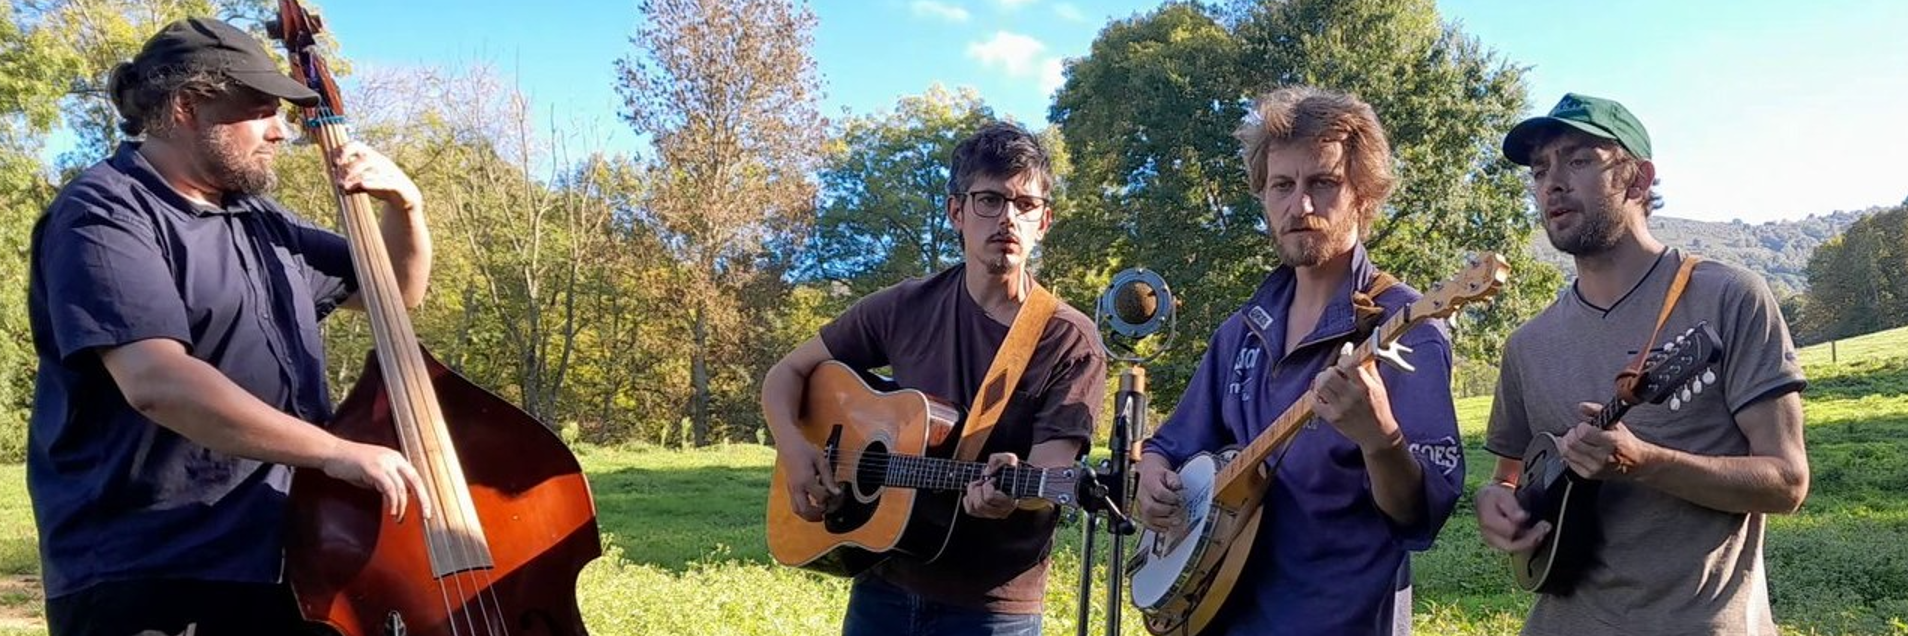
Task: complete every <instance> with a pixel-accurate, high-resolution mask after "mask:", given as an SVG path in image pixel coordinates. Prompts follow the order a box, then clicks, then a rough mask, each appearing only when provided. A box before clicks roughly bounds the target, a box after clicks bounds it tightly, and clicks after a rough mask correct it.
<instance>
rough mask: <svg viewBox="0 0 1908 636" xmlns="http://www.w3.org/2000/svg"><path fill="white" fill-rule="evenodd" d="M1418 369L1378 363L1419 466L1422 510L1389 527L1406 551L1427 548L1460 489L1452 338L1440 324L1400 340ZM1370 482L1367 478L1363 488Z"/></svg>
mask: <svg viewBox="0 0 1908 636" xmlns="http://www.w3.org/2000/svg"><path fill="white" fill-rule="evenodd" d="M1403 344H1405V345H1406V346H1408V347H1411V349H1412V351H1411V353H1409V354H1407V356H1408V357H1409V360H1410V361H1411V366H1413V367H1415V368H1416V369H1417V370H1416V371H1412V372H1408V373H1407V372H1404V371H1400V370H1397V369H1393V368H1391V367H1390V366H1388V365H1385V366H1381V367H1380V368H1379V371H1378V376H1379V377H1380V378H1381V379H1383V380H1384V383H1385V393H1386V395H1387V396H1388V397H1389V398H1390V400H1391V411H1392V416H1393V417H1395V418H1397V420H1398V427H1399V429H1400V430H1401V431H1402V432H1403V433H1404V437H1405V448H1406V449H1407V450H1408V451H1410V453H1411V458H1412V459H1415V460H1417V462H1418V466H1419V467H1420V468H1422V469H1423V472H1424V480H1423V486H1422V487H1423V489H1424V510H1425V515H1424V517H1423V518H1421V519H1419V520H1418V522H1417V523H1414V524H1411V525H1409V526H1393V527H1392V531H1393V537H1394V538H1395V539H1396V540H1397V541H1398V542H1399V543H1400V544H1401V545H1403V547H1404V548H1405V549H1407V550H1413V551H1424V550H1428V549H1430V548H1431V544H1432V541H1433V540H1434V539H1436V538H1437V536H1438V531H1439V530H1441V529H1443V527H1444V522H1445V520H1447V519H1449V518H1450V517H1451V511H1452V510H1454V509H1456V508H1457V500H1458V495H1459V494H1460V493H1462V492H1463V490H1464V446H1463V444H1461V443H1459V441H1458V427H1457V407H1456V406H1455V405H1453V404H1452V402H1451V341H1450V340H1449V339H1448V338H1447V337H1446V336H1445V335H1444V331H1443V323H1442V322H1438V323H1433V324H1428V325H1422V326H1419V327H1418V328H1416V329H1414V330H1412V334H1411V336H1410V337H1407V338H1406V339H1405V342H1404V343H1403ZM1370 487H1371V485H1370V483H1369V482H1367V483H1366V488H1367V489H1369V488H1370Z"/></svg>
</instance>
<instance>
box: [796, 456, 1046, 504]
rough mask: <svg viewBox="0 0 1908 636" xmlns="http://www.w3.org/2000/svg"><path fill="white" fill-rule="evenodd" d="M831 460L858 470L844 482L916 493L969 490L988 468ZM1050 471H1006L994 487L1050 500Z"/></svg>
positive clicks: (914, 459)
mask: <svg viewBox="0 0 1908 636" xmlns="http://www.w3.org/2000/svg"><path fill="white" fill-rule="evenodd" d="M828 454H829V459H830V460H832V461H835V463H836V465H842V464H844V463H846V464H852V465H854V466H856V469H855V472H856V474H855V475H852V476H851V475H841V477H842V478H843V479H845V480H850V481H864V480H865V479H866V478H867V477H876V476H878V477H879V478H880V482H881V484H882V485H883V486H892V487H896V488H912V489H917V490H966V489H967V485H968V484H971V483H974V482H975V481H978V480H980V479H981V478H982V476H983V475H984V474H985V473H986V470H987V464H984V463H981V462H964V461H960V460H954V459H942V458H939V457H919V456H914V455H890V454H887V453H867V454H864V455H862V456H861V457H860V461H855V462H842V461H840V460H841V459H844V458H841V457H836V456H835V453H834V451H833V450H831V451H830V452H829V453H828ZM1049 472H1050V471H1048V470H1046V469H1042V468H1034V467H1029V466H1009V467H1003V468H1001V469H1000V471H998V473H997V474H996V475H995V476H994V478H993V479H994V487H995V488H998V489H1000V491H1001V492H1003V493H1006V494H1007V495H1008V496H1010V497H1014V498H1023V497H1043V498H1050V497H1047V494H1046V488H1047V487H1048V486H1050V485H1052V486H1058V485H1059V484H1049V483H1048V482H1049V474H1048V473H1049Z"/></svg>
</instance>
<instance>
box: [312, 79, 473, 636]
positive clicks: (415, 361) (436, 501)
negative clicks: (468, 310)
mask: <svg viewBox="0 0 1908 636" xmlns="http://www.w3.org/2000/svg"><path fill="white" fill-rule="evenodd" d="M328 111H329V109H323V110H321V111H320V113H321V117H320V119H318V120H317V121H318V122H319V125H318V126H317V127H316V128H317V131H318V137H319V140H320V146H321V147H323V148H325V149H326V151H327V153H330V152H335V151H336V149H337V148H341V147H343V146H344V144H345V143H346V141H347V136H346V134H345V132H344V131H343V130H342V123H343V121H342V118H341V117H338V116H336V115H334V114H332V113H330V112H328ZM326 163H327V170H328V171H329V172H330V173H332V175H333V178H334V180H335V179H336V177H337V176H338V174H337V167H336V166H335V165H331V164H330V162H326ZM336 194H337V195H338V203H339V207H340V210H342V211H343V212H344V217H345V223H346V225H347V232H351V233H352V234H353V238H354V239H356V240H354V241H352V243H353V245H352V248H353V252H354V253H355V256H357V258H358V261H357V262H359V263H362V264H363V267H364V268H365V270H366V271H365V274H368V276H360V278H361V279H364V280H360V281H359V282H360V286H361V290H362V291H363V292H364V293H365V294H366V296H365V301H366V302H365V306H366V309H367V310H368V311H369V312H370V313H371V314H372V315H373V318H374V319H373V321H372V323H373V325H374V327H376V328H374V330H373V332H374V336H377V339H378V340H379V341H380V342H379V344H380V345H382V346H380V347H379V355H378V358H379V360H380V362H381V363H383V366H384V368H385V369H386V376H387V383H386V386H387V387H388V388H389V389H390V390H391V392H392V396H391V404H392V413H393V415H394V416H396V418H397V421H398V423H399V426H398V431H397V433H398V436H399V443H400V444H401V445H402V446H403V447H404V448H403V450H404V453H405V455H406V457H407V458H409V459H410V460H411V462H412V463H413V464H414V465H421V466H423V467H424V468H425V470H423V471H422V474H420V475H419V476H420V477H422V478H423V479H422V481H423V482H424V485H425V490H426V492H420V493H418V498H419V500H428V501H430V502H431V504H432V507H433V508H434V509H435V512H436V514H434V515H432V518H431V519H425V520H423V522H422V523H421V524H420V525H421V526H422V528H421V529H422V531H423V532H424V540H425V543H426V545H427V546H428V548H429V554H430V556H431V561H432V565H433V567H437V566H438V563H436V562H437V560H438V557H439V556H440V555H449V554H450V553H456V555H457V556H458V558H459V561H460V562H459V564H458V566H457V567H458V570H457V571H456V572H453V573H451V574H450V575H449V576H448V577H445V578H450V579H452V580H451V581H450V582H449V585H454V586H455V587H456V594H457V598H458V601H457V602H455V603H453V601H452V599H451V598H450V595H451V590H450V589H449V585H446V582H445V581H444V580H443V578H440V579H439V580H438V588H439V596H440V598H441V599H442V601H443V603H444V608H445V613H446V616H447V617H450V618H452V621H453V623H452V625H451V629H452V632H453V633H456V632H457V631H458V629H457V625H456V624H455V621H456V618H455V617H456V616H457V615H458V614H462V615H463V622H464V624H465V626H466V627H467V628H469V630H470V632H471V633H472V634H476V633H478V627H479V626H478V625H477V624H475V623H474V622H473V621H472V618H471V616H470V608H469V603H468V600H466V599H469V600H475V601H477V605H478V608H477V609H478V611H479V612H480V613H481V614H482V617H481V618H480V619H479V620H481V622H482V628H483V631H484V632H488V633H496V632H495V630H496V629H497V628H498V627H500V623H503V621H502V620H500V619H501V616H500V614H501V611H502V604H501V602H500V601H499V600H498V599H497V598H496V591H495V589H494V580H492V578H491V575H490V572H489V570H490V569H491V568H492V567H494V565H495V564H494V559H493V556H492V555H491V554H490V552H489V550H488V549H487V546H485V545H484V544H483V543H482V542H481V539H480V537H481V536H482V535H481V533H482V526H481V523H478V524H477V525H476V527H475V528H472V527H471V525H472V524H471V523H470V522H471V521H473V520H472V518H471V516H472V513H471V511H470V510H468V509H467V508H466V507H465V506H464V505H463V504H464V502H465V501H467V496H466V494H465V491H466V488H463V487H461V486H462V483H461V482H459V481H458V480H457V476H456V475H455V474H453V473H455V472H456V470H455V467H453V466H451V465H449V464H450V463H451V462H454V461H455V459H454V456H450V461H446V459H447V456H446V455H445V454H444V452H443V451H444V445H445V444H446V443H447V442H448V440H446V439H444V435H443V422H444V419H443V416H442V412H441V410H440V409H439V406H438V405H437V404H436V402H435V400H434V399H431V398H432V397H433V393H434V392H433V391H432V390H431V387H430V384H429V382H430V379H429V377H428V375H427V374H426V373H424V369H423V368H422V364H421V363H422V358H421V356H419V355H406V352H416V351H419V350H420V349H419V347H420V345H419V344H418V342H417V340H416V334H415V333H414V332H412V331H410V330H407V329H403V328H402V325H403V324H404V322H403V320H404V316H403V315H402V314H401V313H400V312H402V311H404V310H403V295H402V293H401V291H400V290H398V289H396V288H395V287H396V280H397V278H396V273H395V271H394V269H393V263H391V262H390V259H389V257H388V255H389V250H388V247H387V246H384V245H383V236H382V234H381V233H380V232H379V231H378V230H376V229H375V227H374V226H375V223H374V222H373V220H372V215H371V213H370V211H369V210H368V209H367V208H368V207H369V205H368V203H369V198H368V196H366V195H363V194H345V193H343V192H341V191H339V192H336ZM380 247H385V249H384V250H383V252H382V253H378V248H380ZM390 380H395V381H390ZM400 405H401V406H400ZM427 434H430V435H428V437H427ZM453 452H454V449H453ZM447 488H448V489H449V491H450V492H446V490H447ZM419 514H420V516H421V512H420V513H419ZM453 519H454V520H455V521H454V522H453V521H452V520H453ZM473 557H475V558H473ZM486 565H488V566H490V567H485V566H486ZM467 581H468V587H467V586H466V585H467ZM453 604H455V605H456V606H457V607H455V608H453ZM502 627H503V629H504V630H506V631H505V633H508V632H507V630H508V627H507V626H502Z"/></svg>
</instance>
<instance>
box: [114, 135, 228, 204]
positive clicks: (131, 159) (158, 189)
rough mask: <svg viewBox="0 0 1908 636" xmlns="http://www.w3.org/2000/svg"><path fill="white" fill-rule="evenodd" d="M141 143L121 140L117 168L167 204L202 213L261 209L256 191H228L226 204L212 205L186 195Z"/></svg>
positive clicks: (115, 153)
mask: <svg viewBox="0 0 1908 636" xmlns="http://www.w3.org/2000/svg"><path fill="white" fill-rule="evenodd" d="M140 145H141V144H140V142H137V141H126V142H121V143H120V144H119V149H118V150H116V151H114V152H113V157H112V159H111V163H112V165H113V168H115V169H117V170H119V171H120V172H122V173H125V175H126V176H129V177H132V178H133V179H134V180H136V181H138V182H139V183H140V185H144V186H146V189H147V190H150V191H152V193H153V195H155V196H157V197H159V198H160V200H163V201H165V202H166V203H167V204H169V205H172V206H173V207H176V208H178V209H180V210H185V211H187V212H191V213H192V214H195V215H198V216H212V215H230V214H245V213H248V212H255V211H257V208H256V206H257V198H258V197H256V196H253V195H247V194H232V193H226V195H225V200H224V204H225V205H224V207H211V206H207V205H204V204H201V203H199V202H197V201H193V200H191V199H188V198H186V196H185V195H183V194H180V193H179V190H178V189H177V188H174V187H172V182H170V181H166V178H165V176H163V175H161V174H159V170H158V169H157V168H154V167H153V166H152V162H150V161H147V160H146V155H144V154H141V153H140V152H139V146H140Z"/></svg>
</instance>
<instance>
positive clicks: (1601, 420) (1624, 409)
mask: <svg viewBox="0 0 1908 636" xmlns="http://www.w3.org/2000/svg"><path fill="white" fill-rule="evenodd" d="M1632 406H1636V405H1635V404H1631V403H1630V402H1629V401H1627V400H1624V399H1623V398H1622V397H1621V396H1619V397H1613V398H1610V401H1608V402H1604V403H1603V410H1601V411H1598V412H1597V416H1596V417H1594V418H1591V419H1590V423H1591V424H1594V425H1596V427H1597V428H1600V429H1603V430H1606V431H1607V430H1610V427H1612V426H1616V423H1617V420H1621V419H1623V415H1624V414H1625V413H1629V412H1630V407H1632Z"/></svg>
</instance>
